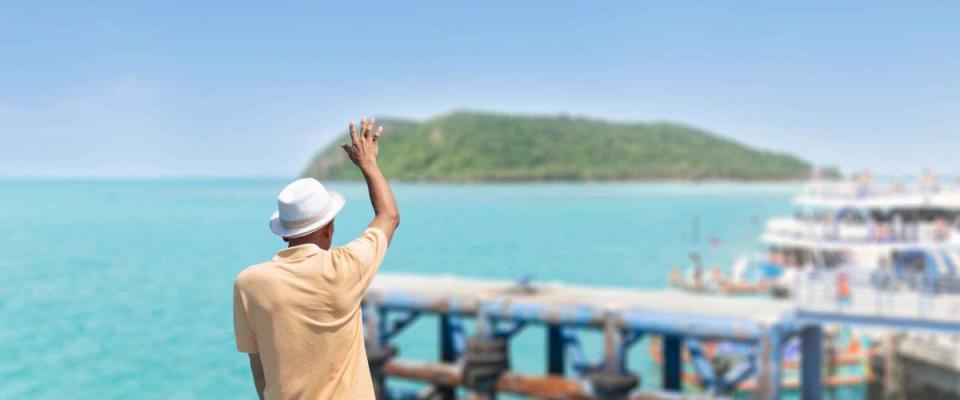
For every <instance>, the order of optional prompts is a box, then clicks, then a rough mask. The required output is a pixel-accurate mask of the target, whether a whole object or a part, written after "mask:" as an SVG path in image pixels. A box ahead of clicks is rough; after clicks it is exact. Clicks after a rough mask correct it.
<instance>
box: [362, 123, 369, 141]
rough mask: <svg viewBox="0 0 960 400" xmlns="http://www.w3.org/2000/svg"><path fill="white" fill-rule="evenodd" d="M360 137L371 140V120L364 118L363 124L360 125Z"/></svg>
mask: <svg viewBox="0 0 960 400" xmlns="http://www.w3.org/2000/svg"><path fill="white" fill-rule="evenodd" d="M360 128H361V129H360V137H362V138H364V139H369V138H370V119H369V118H364V119H363V123H362V124H360Z"/></svg>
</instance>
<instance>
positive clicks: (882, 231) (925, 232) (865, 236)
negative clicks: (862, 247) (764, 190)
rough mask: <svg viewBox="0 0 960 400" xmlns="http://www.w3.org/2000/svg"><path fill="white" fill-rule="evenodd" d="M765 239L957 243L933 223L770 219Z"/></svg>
mask: <svg viewBox="0 0 960 400" xmlns="http://www.w3.org/2000/svg"><path fill="white" fill-rule="evenodd" d="M765 236H767V237H768V238H769V239H792V240H809V241H829V242H847V243H877V244H884V243H909V242H921V243H937V242H950V241H953V240H958V239H960V232H958V230H957V227H956V226H950V225H946V224H938V223H936V222H919V223H917V222H908V223H886V222H864V223H854V222H836V221H818V220H804V219H798V218H793V217H784V218H774V219H772V220H770V222H768V223H767V229H766V233H765Z"/></svg>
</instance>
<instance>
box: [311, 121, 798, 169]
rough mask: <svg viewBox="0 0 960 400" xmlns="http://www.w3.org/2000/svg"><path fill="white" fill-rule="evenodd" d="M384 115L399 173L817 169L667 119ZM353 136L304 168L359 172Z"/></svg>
mask: <svg viewBox="0 0 960 400" xmlns="http://www.w3.org/2000/svg"><path fill="white" fill-rule="evenodd" d="M377 122H378V123H379V124H382V125H383V127H384V135H383V138H382V139H381V140H382V141H383V146H382V147H381V149H380V160H379V164H380V167H381V169H382V170H383V172H384V174H385V175H386V176H388V177H391V178H392V179H400V180H422V181H524V180H531V181H536V180H776V179H802V178H807V177H808V176H809V175H810V170H811V166H810V164H808V163H807V162H805V161H803V160H800V159H798V158H796V157H794V156H791V155H788V154H783V153H775V152H770V151H764V150H758V149H754V148H751V147H747V146H745V145H742V144H740V143H737V142H735V141H732V140H729V139H726V138H723V137H720V136H717V135H715V134H712V133H709V132H706V131H703V130H700V129H697V128H692V127H689V126H684V125H679V124H674V123H667V122H655V123H614V122H606V121H601V120H596V119H587V118H574V117H567V116H518V115H501V114H491V113H477V112H455V113H451V114H447V115H444V116H441V117H438V118H435V119H432V120H429V121H425V122H416V121H410V120H402V119H387V118H385V119H382V120H381V119H378V121H377ZM347 141H349V138H348V136H347V134H346V133H344V134H343V135H342V136H340V137H338V139H337V140H335V141H334V142H333V143H331V144H330V145H329V146H327V148H325V149H323V150H321V151H320V152H318V153H317V155H316V156H315V157H314V158H313V160H312V161H311V162H310V164H309V165H308V166H307V168H306V169H305V171H304V175H305V176H312V177H316V178H319V179H334V180H353V179H359V178H360V174H359V172H358V171H357V170H356V168H354V167H353V166H352V165H350V161H349V160H348V159H347V157H346V156H345V155H344V154H343V150H342V149H340V148H339V144H340V143H346V142H347Z"/></svg>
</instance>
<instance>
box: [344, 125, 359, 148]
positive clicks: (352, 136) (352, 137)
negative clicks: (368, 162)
mask: <svg viewBox="0 0 960 400" xmlns="http://www.w3.org/2000/svg"><path fill="white" fill-rule="evenodd" d="M361 123H362V121H361ZM350 140H351V141H353V143H357V127H356V126H355V125H354V124H353V121H350ZM344 146H346V145H344Z"/></svg>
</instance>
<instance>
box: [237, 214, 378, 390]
mask: <svg viewBox="0 0 960 400" xmlns="http://www.w3.org/2000/svg"><path fill="white" fill-rule="evenodd" d="M387 245H388V239H387V237H386V236H385V234H384V233H383V232H382V231H381V230H380V229H378V228H375V227H373V228H369V229H367V230H366V231H364V233H363V234H362V235H361V236H360V237H359V238H357V239H356V240H354V241H352V242H350V243H349V244H347V245H346V246H344V247H339V248H335V249H333V250H330V251H327V250H323V249H321V248H320V247H318V246H316V245H313V244H304V245H299V246H294V247H290V248H287V249H284V250H282V251H280V252H279V253H277V255H276V256H275V257H274V258H273V260H271V261H269V262H266V263H263V264H258V265H254V266H251V267H249V268H247V269H246V270H244V271H243V272H241V273H240V275H239V276H238V277H237V280H236V283H235V287H234V324H235V327H234V328H235V330H236V335H237V349H238V350H239V351H242V352H246V353H258V354H259V357H260V360H261V362H262V364H263V372H264V377H265V380H266V387H265V390H264V397H265V398H267V399H372V398H373V397H374V395H373V386H372V382H371V379H370V372H369V369H368V367H367V359H366V353H365V351H364V346H363V329H362V318H361V315H360V301H361V299H362V297H363V293H364V291H366V289H367V287H368V286H369V285H370V281H371V280H372V279H373V277H374V275H375V274H376V272H377V270H378V268H379V266H380V263H381V262H382V261H383V256H384V254H385V253H386V249H387Z"/></svg>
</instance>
